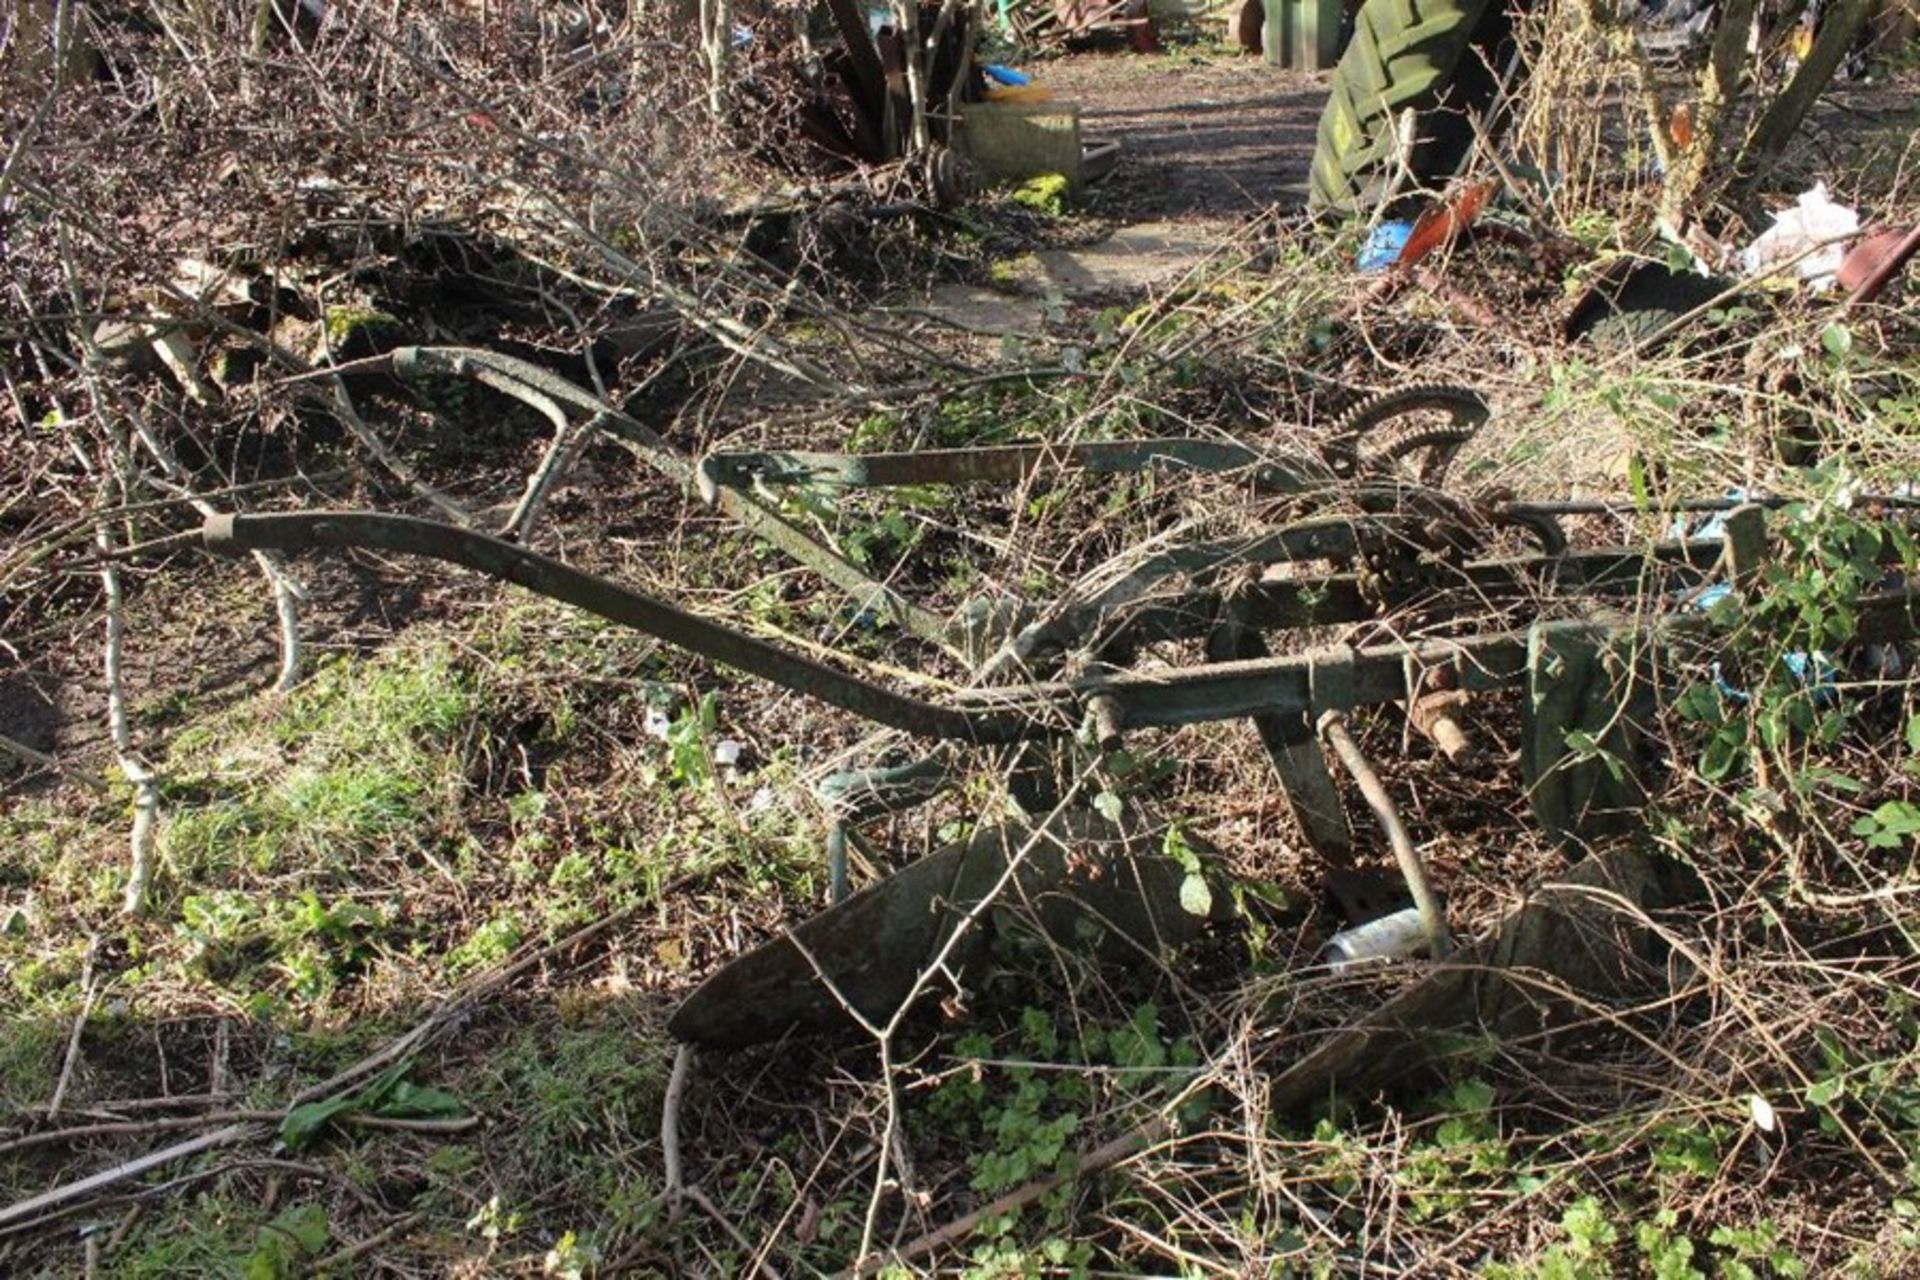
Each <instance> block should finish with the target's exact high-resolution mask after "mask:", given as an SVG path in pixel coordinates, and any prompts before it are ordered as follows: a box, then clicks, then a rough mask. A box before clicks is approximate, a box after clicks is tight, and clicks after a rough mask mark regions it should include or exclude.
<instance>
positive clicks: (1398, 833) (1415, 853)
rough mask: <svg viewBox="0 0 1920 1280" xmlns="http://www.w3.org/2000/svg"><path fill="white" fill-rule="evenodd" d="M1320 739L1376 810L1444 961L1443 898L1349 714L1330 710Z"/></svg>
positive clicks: (1448, 944) (1436, 954)
mask: <svg viewBox="0 0 1920 1280" xmlns="http://www.w3.org/2000/svg"><path fill="white" fill-rule="evenodd" d="M1320 736H1321V737H1323V738H1325V739H1326V741H1327V745H1328V746H1331V747H1332V748H1333V754H1334V755H1335V756H1337V757H1338V758H1339V760H1340V763H1341V764H1342V765H1343V766H1344V767H1345V768H1346V771H1347V772H1348V773H1349V774H1351V775H1352V776H1353V780H1354V782H1356V783H1358V784H1359V787H1360V794H1361V795H1362V796H1364V797H1365V798H1366V801H1367V807H1368V808H1369V809H1372V810H1373V816H1374V817H1375V818H1378V819H1379V820H1380V828H1381V830H1383V831H1385V832H1386V833H1387V843H1388V844H1390V845H1392V846H1393V857H1394V861H1396V862H1398V863H1399V864H1400V874H1401V876H1403V877H1404V878H1405V879H1406V882H1407V891H1408V892H1409V893H1411V894H1412V895H1413V905H1414V907H1415V908H1417V909H1418V910H1419V912H1420V921H1421V923H1422V924H1424V925H1425V926H1426V930H1427V951H1428V953H1429V954H1430V955H1432V957H1433V958H1434V959H1435V960H1444V959H1446V958H1447V954H1448V953H1449V952H1450V951H1452V950H1453V943H1452V941H1451V939H1450V938H1449V937H1448V934H1447V913H1446V912H1445V911H1444V910H1443V909H1442V908H1441V906H1440V899H1439V897H1438V896H1437V895H1436V894H1435V893H1434V891H1433V882H1432V881H1431V880H1429V879H1428V878H1427V867H1426V864H1425V863H1423V862H1421V861H1420V852H1419V850H1417V849H1415V848H1414V847H1413V838H1412V837H1411V836H1409V835H1408V834H1407V828H1406V824H1405V823H1403V822H1401V821H1400V811H1399V810H1398V809H1396V808H1394V805H1393V797H1392V796H1390V795H1388V794H1387V789H1386V787H1385V786H1384V785H1383V784H1382V783H1381V781H1380V775H1379V774H1377V773H1375V772H1374V771H1373V766H1372V765H1371V764H1369V763H1368V762H1367V757H1366V756H1365V755H1363V754H1362V753H1361V751H1360V744H1359V743H1357V742H1355V741H1354V740H1353V735H1352V734H1351V733H1349V732H1348V731H1347V713H1346V712H1344V711H1329V712H1327V713H1326V714H1325V715H1323V716H1321V717H1320Z"/></svg>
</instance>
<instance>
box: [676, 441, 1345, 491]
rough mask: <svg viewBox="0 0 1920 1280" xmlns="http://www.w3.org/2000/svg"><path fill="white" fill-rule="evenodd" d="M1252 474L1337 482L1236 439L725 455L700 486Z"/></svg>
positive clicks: (1273, 481) (1287, 487)
mask: <svg viewBox="0 0 1920 1280" xmlns="http://www.w3.org/2000/svg"><path fill="white" fill-rule="evenodd" d="M1249 468H1251V469H1252V472H1253V478H1254V481H1255V483H1256V484H1258V485H1259V486H1261V487H1262V488H1264V489H1266V490H1268V491H1270V492H1275V493H1299V492H1303V491H1304V490H1306V489H1307V488H1309V487H1310V486H1311V485H1313V484H1314V483H1324V482H1325V481H1326V480H1327V479H1329V478H1330V476H1331V473H1330V472H1328V471H1327V470H1326V468H1324V467H1320V466H1317V465H1314V464H1309V463H1304V462H1299V461H1292V462H1281V461H1278V460H1276V459H1274V458H1272V457H1270V456H1269V455H1267V454H1264V453H1262V452H1260V451H1259V450H1257V449H1253V448H1250V447H1248V446H1247V445H1243V444H1238V443H1236V442H1233V441H1228V440H1114V441H1105V442H1100V443H1095V444H1074V445H1053V444H1010V445H992V446H985V447H981V448H974V449H917V450H913V451H911V452H903V453H808V452H723V453H714V454H709V455H708V456H707V457H705V458H704V459H702V460H701V462H700V485H701V492H702V493H703V494H705V495H709V496H711V495H716V494H718V493H719V492H721V491H723V490H729V489H731V490H748V489H752V488H753V487H755V486H756V485H765V486H769V487H778V486H786V485H818V486H828V487H833V488H842V489H887V488H899V487H902V486H906V485H973V484H1018V483H1019V482H1021V481H1023V480H1026V479H1029V478H1030V477H1033V476H1037V475H1042V474H1048V473H1054V472H1068V471H1083V472H1087V473H1090V474H1094V475H1113V474H1130V473H1136V472H1141V471H1153V470H1161V469H1164V470H1176V471H1177V470H1186V471H1209V472H1214V471H1239V470H1243V469H1249Z"/></svg>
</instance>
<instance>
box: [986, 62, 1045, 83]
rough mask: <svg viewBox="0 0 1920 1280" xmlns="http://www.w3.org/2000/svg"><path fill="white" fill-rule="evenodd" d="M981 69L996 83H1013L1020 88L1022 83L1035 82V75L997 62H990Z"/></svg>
mask: <svg viewBox="0 0 1920 1280" xmlns="http://www.w3.org/2000/svg"><path fill="white" fill-rule="evenodd" d="M981 69H982V70H983V71H985V72H986V73H987V79H989V80H991V81H993V82H994V83H995V84H1004V85H1011V86H1012V87H1013V88H1016V89H1018V88H1019V87H1020V86H1021V85H1025V84H1032V83H1033V77H1032V76H1030V75H1028V74H1027V73H1026V72H1024V71H1015V70H1014V69H1013V68H1012V67H1003V66H1001V65H1000V64H999V63H997V62H990V63H988V64H987V65H986V66H985V67H983V68H981Z"/></svg>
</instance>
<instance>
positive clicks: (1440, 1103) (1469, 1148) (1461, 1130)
mask: <svg viewBox="0 0 1920 1280" xmlns="http://www.w3.org/2000/svg"><path fill="white" fill-rule="evenodd" d="M1493 1101H1494V1091H1493V1087H1492V1086H1491V1085H1489V1084H1487V1083H1486V1082H1485V1081H1483V1080H1471V1079H1470V1080H1463V1081H1460V1082H1459V1083H1457V1084H1455V1085H1453V1086H1451V1087H1450V1088H1448V1089H1446V1090H1444V1091H1443V1092H1442V1093H1441V1094H1439V1096H1438V1097H1436V1098H1435V1099H1434V1100H1433V1103H1432V1104H1431V1105H1432V1109H1433V1110H1434V1112H1435V1113H1436V1114H1437V1115H1438V1116H1439V1117H1440V1120H1439V1123H1438V1124H1437V1125H1435V1127H1434V1129H1433V1133H1432V1135H1431V1137H1429V1138H1428V1139H1427V1140H1425V1141H1422V1142H1419V1143H1416V1144H1414V1146H1413V1147H1412V1148H1411V1149H1410V1150H1409V1152H1408V1154H1407V1160H1406V1164H1405V1177H1406V1178H1407V1180H1408V1182H1409V1184H1410V1186H1411V1191H1410V1196H1409V1198H1410V1200H1411V1202H1412V1214H1413V1217H1414V1220H1415V1221H1427V1220H1429V1219H1432V1218H1436V1217H1441V1216H1443V1215H1446V1214H1450V1213H1454V1212H1457V1211H1459V1210H1460V1209H1462V1208H1464V1207H1465V1206H1466V1205H1468V1204H1469V1203H1471V1202H1472V1200H1473V1198H1474V1196H1475V1195H1476V1194H1477V1193H1478V1192H1479V1191H1480V1190H1482V1189H1483V1188H1485V1187H1487V1186H1488V1185H1490V1183H1491V1182H1492V1181H1493V1180H1495V1179H1497V1178H1499V1177H1501V1176H1503V1175H1505V1174H1506V1173H1507V1171H1508V1166H1509V1157H1508V1151H1507V1143H1506V1140H1505V1139H1504V1138H1503V1137H1502V1136H1501V1134H1500V1127H1499V1124H1498V1122H1497V1120H1496V1119H1495V1117H1494V1113H1493Z"/></svg>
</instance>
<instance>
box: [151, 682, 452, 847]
mask: <svg viewBox="0 0 1920 1280" xmlns="http://www.w3.org/2000/svg"><path fill="white" fill-rule="evenodd" d="M477 713H478V695H477V690H476V688H475V687H474V685H473V683H472V682H471V680H469V679H468V678H467V677H466V676H465V675H463V674H462V673H461V672H460V671H459V670H458V669H457V668H456V667H455V666H454V664H453V662H452V659H451V657H450V655H449V653H448V651H447V650H445V649H443V648H439V647H434V648H429V649H426V650H425V651H420V652H411V653H409V652H400V651H396V652H393V653H390V654H387V655H384V656H382V657H380V658H375V659H371V660H354V659H348V658H342V659H336V660H335V661H333V662H329V663H326V664H324V665H322V666H321V667H319V668H318V670H316V671H315V672H314V674H313V676H312V678H311V679H309V680H308V681H307V682H306V683H305V684H303V685H301V686H300V687H299V688H297V689H296V690H294V692H293V693H292V694H291V695H290V696H289V697H288V698H287V699H286V700H285V703H284V705H282V706H279V707H275V706H274V704H273V703H272V702H271V701H266V700H262V701H258V702H253V703H248V704H246V705H244V706H242V707H241V708H239V709H237V710H236V711H234V712H232V713H229V714H227V715H224V716H220V717H216V718H215V719H213V720H211V721H209V722H206V723H204V724H201V725H197V726H194V727H192V728H190V729H187V730H184V731H182V732H181V733H180V734H178V735H177V736H176V737H175V739H174V742H173V745H172V751H171V756H172V760H171V768H170V769H168V770H167V771H166V773H167V776H168V777H170V778H171V779H172V782H171V784H170V785H171V791H172V794H171V795H170V796H169V798H168V799H169V804H168V810H169V820H168V822H167V825H166V827H165V829H164V834H163V837H162V848H163V851H164V853H165V855H166V857H167V859H168V860H169V862H170V863H171V864H172V865H174V866H175V867H176V868H177V869H178V871H179V873H180V875H181V877H182V878H183V879H185V880H186V881H187V882H189V883H202V882H205V881H207V880H209V879H212V878H213V877H214V876H215V875H216V874H217V873H218V872H220V871H221V870H222V869H224V868H229V867H235V866H239V867H245V868H248V869H251V870H255V871H262V872H265V871H273V870H277V869H280V868H284V867H296V868H300V869H302V870H316V869H320V870H324V869H328V868H333V867H338V866H341V865H343V864H346V863H349V862H350V861H351V860H353V859H355V858H356V857H358V856H360V855H363V854H366V853H370V852H373V851H375V850H378V849H380V848H383V847H388V846H392V845H397V844H406V843H408V842H410V841H411V840H413V839H415V838H417V835H418V833H419V831H420V829H421V828H423V827H425V826H426V825H427V824H428V823H429V822H430V821H431V819H432V817H433V816H434V815H435V813H436V812H438V811H439V810H440V809H441V808H442V806H444V805H445V804H446V803H448V801H449V795H448V792H447V786H448V784H449V783H450V782H451V781H452V780H453V779H454V778H457V776H458V774H459V771H460V769H461V750H462V738H463V734H464V731H465V730H466V729H467V728H468V727H469V725H470V724H471V723H472V721H473V719H474V718H475V716H476V715H477Z"/></svg>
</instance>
